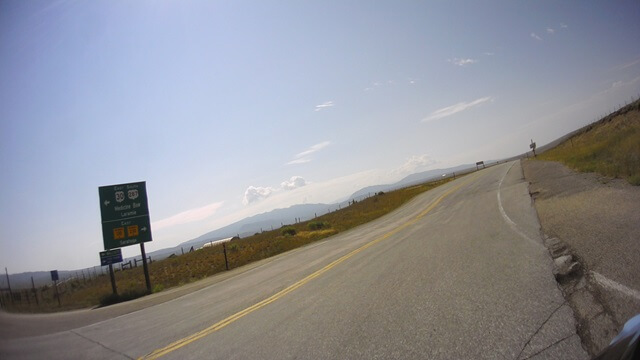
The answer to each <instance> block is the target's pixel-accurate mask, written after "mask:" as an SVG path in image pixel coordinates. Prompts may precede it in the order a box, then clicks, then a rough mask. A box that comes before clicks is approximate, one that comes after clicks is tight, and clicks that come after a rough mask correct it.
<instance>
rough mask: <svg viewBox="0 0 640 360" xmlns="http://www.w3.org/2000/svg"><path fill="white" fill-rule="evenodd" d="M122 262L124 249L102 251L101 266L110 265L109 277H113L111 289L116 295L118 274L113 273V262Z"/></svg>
mask: <svg viewBox="0 0 640 360" xmlns="http://www.w3.org/2000/svg"><path fill="white" fill-rule="evenodd" d="M119 262H122V250H120V249H113V250H107V251H101V252H100V266H105V265H109V277H111V290H112V291H113V294H114V295H118V289H117V288H116V276H115V274H114V273H113V264H116V263H119Z"/></svg>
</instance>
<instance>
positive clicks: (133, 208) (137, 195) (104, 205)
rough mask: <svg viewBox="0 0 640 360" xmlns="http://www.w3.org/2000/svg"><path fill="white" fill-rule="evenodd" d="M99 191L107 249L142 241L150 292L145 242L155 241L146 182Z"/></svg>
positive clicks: (103, 232)
mask: <svg viewBox="0 0 640 360" xmlns="http://www.w3.org/2000/svg"><path fill="white" fill-rule="evenodd" d="M98 192H99V194H100V215H101V216H102V237H103V240H104V249H105V250H110V249H115V248H120V247H124V246H129V245H135V244H140V252H141V253H142V265H143V267H144V277H145V282H146V285H147V292H149V293H151V279H150V277H149V268H148V266H147V261H146V254H145V251H144V243H145V242H147V241H151V240H152V239H151V221H150V219H149V205H148V204H147V185H146V183H145V182H144V181H142V182H137V183H129V184H119V185H109V186H101V187H100V188H98Z"/></svg>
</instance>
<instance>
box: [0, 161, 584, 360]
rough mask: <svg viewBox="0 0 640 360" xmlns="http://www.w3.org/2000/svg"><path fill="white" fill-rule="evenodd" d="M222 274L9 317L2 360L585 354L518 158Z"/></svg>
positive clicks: (0, 342)
mask: <svg viewBox="0 0 640 360" xmlns="http://www.w3.org/2000/svg"><path fill="white" fill-rule="evenodd" d="M223 276H226V277H224V278H221V279H220V280H219V281H215V282H213V283H212V284H211V285H209V286H206V287H202V288H200V289H199V290H196V291H194V292H191V293H189V294H186V295H182V296H179V297H176V298H174V299H172V300H169V301H165V302H158V303H155V304H153V305H152V306H149V305H148V306H145V305H144V302H145V301H149V300H145V299H139V300H136V301H137V304H139V305H140V306H139V307H140V309H139V310H135V311H132V312H129V313H124V314H122V315H120V316H116V317H109V318H106V319H102V320H100V321H97V322H94V321H89V320H86V318H87V317H90V315H87V314H90V313H91V311H85V312H78V313H75V314H78V315H66V317H65V315H48V316H40V317H36V318H34V317H29V316H2V317H0V326H1V327H3V328H4V329H5V330H6V329H7V328H8V329H14V331H5V332H3V336H2V339H0V358H2V359H21V358H25V359H26V358H29V359H31V358H47V359H73V358H77V359H120V358H122V359H127V358H134V359H135V358H140V357H147V358H157V357H160V358H163V359H185V358H188V359H290V358H295V359H354V358H366V359H374V358H380V359H454V358H455V359H483V358H485V359H501V358H504V359H527V358H533V359H546V358H563V359H584V358H587V354H586V353H585V352H584V350H583V348H582V346H581V343H580V339H579V337H578V336H577V335H576V330H575V321H574V317H573V313H572V310H571V308H570V307H569V306H568V305H567V304H566V303H565V300H564V298H563V296H562V294H561V292H560V290H559V289H558V286H557V284H556V282H555V280H554V278H553V275H552V261H551V258H550V256H549V253H548V251H547V250H546V249H545V248H544V247H543V245H542V239H541V235H540V225H539V223H538V219H537V216H536V212H535V210H534V208H533V206H532V202H531V198H530V196H529V194H528V189H527V183H526V182H524V180H523V176H522V169H521V167H520V163H519V162H511V163H507V164H501V165H498V166H494V167H491V168H487V169H485V170H482V171H479V172H476V173H473V174H470V175H467V176H465V177H463V178H460V179H458V180H456V181H453V182H450V183H448V184H446V185H444V186H441V187H439V188H437V189H435V190H432V191H430V192H428V193H425V194H423V195H421V196H419V197H417V198H416V199H414V200H413V201H411V202H410V203H409V204H407V205H405V206H403V207H402V208H401V209H399V210H397V211H395V212H393V213H391V214H389V215H387V216H385V217H383V218H381V219H379V220H377V221H374V222H372V223H369V224H367V225H364V226H361V227H358V228H356V229H353V230H351V231H348V232H345V233H342V234H340V235H337V236H334V237H332V238H329V239H326V240H324V241H321V242H318V243H315V244H312V245H310V246H307V247H304V248H300V249H297V250H294V251H291V252H289V253H286V254H282V255H280V256H277V257H275V258H272V259H269V260H267V261H263V262H261V263H260V264H258V265H254V266H252V267H250V268H247V269H245V270H243V271H239V272H237V273H235V274H233V275H232V276H229V275H223ZM136 301H134V302H133V303H132V304H133V305H127V306H135V304H136ZM92 311H98V310H92ZM73 316H75V318H74V317H73ZM57 318H60V319H62V318H64V319H66V320H65V321H64V324H65V325H64V326H61V325H59V322H57V320H56V319H57ZM70 318H73V319H75V320H69V319H70ZM98 318H99V317H95V316H94V318H93V319H98ZM34 319H37V321H34ZM83 319H84V320H83ZM56 324H58V325H56ZM74 324H78V326H77V327H75V326H74ZM48 329H51V330H48ZM12 334H13V335H12Z"/></svg>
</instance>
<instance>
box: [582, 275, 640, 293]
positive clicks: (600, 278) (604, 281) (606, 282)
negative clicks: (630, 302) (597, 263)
mask: <svg viewBox="0 0 640 360" xmlns="http://www.w3.org/2000/svg"><path fill="white" fill-rule="evenodd" d="M590 273H591V276H593V279H594V280H595V281H596V282H598V283H599V284H600V285H602V286H604V287H607V288H609V289H613V290H617V291H619V292H621V293H623V294H625V295H627V296H629V297H632V298H635V299H636V300H640V291H637V290H633V289H631V288H628V287H626V286H624V285H622V284H620V283H618V282H615V281H613V280H611V279H609V278H607V277H605V276H604V275H602V274H599V273H597V272H595V271H591V272H590Z"/></svg>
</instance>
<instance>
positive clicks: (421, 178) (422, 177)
mask: <svg viewBox="0 0 640 360" xmlns="http://www.w3.org/2000/svg"><path fill="white" fill-rule="evenodd" d="M475 167H476V166H475V165H471V164H465V165H460V166H456V167H452V168H447V169H435V170H427V171H423V172H419V173H415V174H411V175H409V176H407V177H405V178H403V179H402V180H400V181H398V182H396V183H393V184H387V185H374V186H368V187H366V188H364V189H360V190H358V191H356V192H355V193H353V194H352V195H351V196H350V197H349V200H353V199H355V200H359V199H363V198H366V197H368V196H370V195H373V194H375V193H377V192H380V191H383V192H388V191H391V190H396V189H400V188H403V187H408V186H413V185H418V184H422V183H424V182H427V181H429V180H434V179H436V178H439V177H442V175H445V174H451V173H454V172H457V173H461V172H466V171H468V170H470V169H475Z"/></svg>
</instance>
